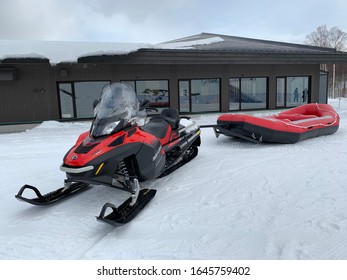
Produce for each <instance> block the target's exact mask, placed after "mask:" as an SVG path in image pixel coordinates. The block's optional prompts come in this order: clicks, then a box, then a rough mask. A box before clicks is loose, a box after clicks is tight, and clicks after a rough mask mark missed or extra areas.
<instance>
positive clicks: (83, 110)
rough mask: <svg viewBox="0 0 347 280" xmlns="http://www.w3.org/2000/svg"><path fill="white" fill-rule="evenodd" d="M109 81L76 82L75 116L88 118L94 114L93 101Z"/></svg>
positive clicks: (98, 96)
mask: <svg viewBox="0 0 347 280" xmlns="http://www.w3.org/2000/svg"><path fill="white" fill-rule="evenodd" d="M107 84H109V82H105V81H100V82H76V83H74V86H75V97H76V117H77V118H90V117H93V115H94V108H93V102H94V101H95V100H97V99H99V98H100V94H101V92H102V89H103V87H104V86H105V85H107Z"/></svg>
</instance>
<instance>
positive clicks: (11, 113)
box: [0, 63, 59, 123]
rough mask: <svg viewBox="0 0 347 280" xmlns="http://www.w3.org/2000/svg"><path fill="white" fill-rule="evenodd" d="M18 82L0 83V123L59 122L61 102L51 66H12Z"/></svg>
mask: <svg viewBox="0 0 347 280" xmlns="http://www.w3.org/2000/svg"><path fill="white" fill-rule="evenodd" d="M10 67H14V68H16V70H17V79H16V80H14V81H2V82H0V100H1V102H0V123H6V122H35V121H42V120H47V119H57V118H58V116H59V113H58V112H59V111H58V100H57V95H56V92H55V91H56V90H55V87H54V83H53V82H52V68H51V65H50V64H48V63H47V64H46V63H45V64H16V65H15V66H14V65H10Z"/></svg>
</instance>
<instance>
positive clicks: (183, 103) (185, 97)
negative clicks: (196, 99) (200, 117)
mask: <svg viewBox="0 0 347 280" xmlns="http://www.w3.org/2000/svg"><path fill="white" fill-rule="evenodd" d="M178 90H179V99H180V112H182V113H188V112H190V95H189V92H190V91H189V81H179V83H178Z"/></svg>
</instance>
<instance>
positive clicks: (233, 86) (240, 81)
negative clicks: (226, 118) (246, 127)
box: [229, 78, 267, 110]
mask: <svg viewBox="0 0 347 280" xmlns="http://www.w3.org/2000/svg"><path fill="white" fill-rule="evenodd" d="M266 104H267V78H231V79H229V110H239V109H241V110H246V109H265V108H266V106H267V105H266Z"/></svg>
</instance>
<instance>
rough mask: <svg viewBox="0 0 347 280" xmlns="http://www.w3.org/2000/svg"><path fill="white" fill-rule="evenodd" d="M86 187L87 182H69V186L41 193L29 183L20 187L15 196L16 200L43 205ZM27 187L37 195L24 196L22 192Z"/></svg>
mask: <svg viewBox="0 0 347 280" xmlns="http://www.w3.org/2000/svg"><path fill="white" fill-rule="evenodd" d="M87 187H88V184H86V183H74V184H71V185H70V186H69V187H62V188H59V189H57V190H55V191H52V192H49V193H46V194H44V195H43V194H41V192H40V191H39V190H38V189H37V188H36V187H33V186H30V185H24V186H23V187H21V189H20V190H19V191H18V193H17V194H16V195H15V197H16V198H17V199H18V200H21V201H24V202H28V203H30V204H33V205H38V206H44V205H48V204H52V203H55V202H58V201H60V200H62V199H65V198H68V197H70V196H72V195H74V194H76V193H78V192H81V191H83V190H86V189H87ZM27 189H30V190H32V191H34V192H35V194H36V196H37V197H35V198H27V197H24V196H23V192H24V191H25V190H27Z"/></svg>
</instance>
